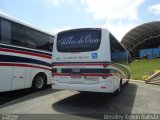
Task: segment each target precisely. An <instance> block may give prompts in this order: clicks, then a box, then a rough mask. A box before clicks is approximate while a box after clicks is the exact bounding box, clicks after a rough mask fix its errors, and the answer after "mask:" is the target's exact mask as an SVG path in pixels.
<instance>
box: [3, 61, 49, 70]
mask: <svg viewBox="0 0 160 120" xmlns="http://www.w3.org/2000/svg"><path fill="white" fill-rule="evenodd" d="M0 66H16V67H31V68H39V69H44V70H49V71H51V69H49V68H45V67H40V66H35V65H28V64H19V63H0Z"/></svg>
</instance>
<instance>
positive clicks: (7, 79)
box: [0, 66, 13, 91]
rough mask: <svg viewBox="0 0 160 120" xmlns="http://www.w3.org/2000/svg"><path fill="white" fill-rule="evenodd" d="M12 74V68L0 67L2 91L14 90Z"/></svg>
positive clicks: (0, 89) (0, 88) (0, 86)
mask: <svg viewBox="0 0 160 120" xmlns="http://www.w3.org/2000/svg"><path fill="white" fill-rule="evenodd" d="M12 72H13V67H12V66H0V74H1V75H0V91H10V90H12ZM6 74H7V75H6Z"/></svg>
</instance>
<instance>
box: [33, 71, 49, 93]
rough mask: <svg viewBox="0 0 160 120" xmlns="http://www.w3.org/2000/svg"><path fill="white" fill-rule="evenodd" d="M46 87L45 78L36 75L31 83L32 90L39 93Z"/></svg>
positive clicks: (42, 74)
mask: <svg viewBox="0 0 160 120" xmlns="http://www.w3.org/2000/svg"><path fill="white" fill-rule="evenodd" d="M46 86H47V77H46V75H45V74H44V73H38V74H37V75H36V76H35V77H34V78H33V82H32V90H34V91H39V90H42V89H44V88H45V87H46Z"/></svg>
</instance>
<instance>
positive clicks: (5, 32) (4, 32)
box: [1, 19, 11, 44]
mask: <svg viewBox="0 0 160 120" xmlns="http://www.w3.org/2000/svg"><path fill="white" fill-rule="evenodd" d="M1 43H5V44H11V23H10V22H9V21H7V20H4V19H1Z"/></svg>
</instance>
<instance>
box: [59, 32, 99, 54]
mask: <svg viewBox="0 0 160 120" xmlns="http://www.w3.org/2000/svg"><path fill="white" fill-rule="evenodd" d="M100 42H101V30H100V29H92V30H91V29H89V30H88V29H87V30H86V29H84V30H72V31H65V32H61V33H59V34H58V36H57V50H58V51H59V52H88V51H95V50H98V48H99V46H100Z"/></svg>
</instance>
